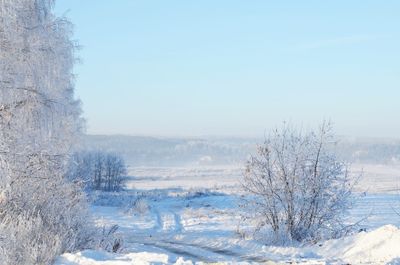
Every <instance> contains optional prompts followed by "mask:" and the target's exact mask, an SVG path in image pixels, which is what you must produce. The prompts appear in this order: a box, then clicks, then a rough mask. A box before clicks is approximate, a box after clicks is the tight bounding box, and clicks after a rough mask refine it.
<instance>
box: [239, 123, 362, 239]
mask: <svg viewBox="0 0 400 265" xmlns="http://www.w3.org/2000/svg"><path fill="white" fill-rule="evenodd" d="M331 131H332V130H331V126H330V124H327V123H323V124H322V125H321V127H320V128H319V130H318V131H317V132H309V133H302V132H301V131H298V130H296V129H294V128H292V127H290V126H288V125H284V126H283V128H282V129H281V130H274V131H273V132H272V134H271V135H270V136H269V137H267V138H266V140H265V142H264V144H263V145H261V146H259V147H258V150H257V153H256V155H255V156H252V157H251V158H250V159H249V161H248V162H247V164H246V170H245V173H244V180H243V189H244V191H245V192H246V193H247V196H244V197H243V198H244V199H243V203H242V205H241V206H242V207H243V208H244V210H245V211H244V214H243V219H244V220H246V221H250V222H251V224H252V226H253V227H254V232H255V233H258V232H261V231H265V230H267V231H269V232H270V233H271V234H270V235H271V237H270V238H266V240H267V241H269V243H280V244H283V243H288V242H293V241H297V242H304V241H313V242H315V241H318V240H320V239H321V238H327V237H338V236H341V235H343V234H344V233H346V232H348V229H347V228H348V227H346V226H345V225H344V221H343V220H344V216H345V213H346V211H347V209H348V208H349V207H350V206H351V205H350V198H351V194H352V193H351V191H352V187H353V184H354V182H351V181H350V180H349V172H348V170H347V166H346V164H345V163H343V162H341V161H338V160H337V159H336V158H335V156H334V154H332V153H330V152H329V151H328V147H331V145H332V144H334V141H333V135H332V133H331Z"/></svg>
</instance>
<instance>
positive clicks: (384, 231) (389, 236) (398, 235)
mask: <svg viewBox="0 0 400 265" xmlns="http://www.w3.org/2000/svg"><path fill="white" fill-rule="evenodd" d="M317 253H318V254H319V255H321V256H323V257H325V258H326V259H327V260H332V261H334V260H341V261H344V262H346V263H351V264H356V263H358V264H360V263H361V264H367V263H369V264H386V263H388V262H390V261H392V260H394V259H395V258H400V229H399V228H397V227H395V226H393V225H385V226H382V227H380V228H378V229H375V230H373V231H371V232H361V233H358V234H356V235H353V236H349V237H345V238H342V239H335V240H329V241H326V242H325V243H323V244H322V246H321V247H320V248H319V249H318V250H317Z"/></svg>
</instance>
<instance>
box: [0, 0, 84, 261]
mask: <svg viewBox="0 0 400 265" xmlns="http://www.w3.org/2000/svg"><path fill="white" fill-rule="evenodd" d="M53 5H54V1H52V0H0V264H6V265H25V264H29V265H36V264H38V265H39V264H40V265H42V264H43V265H47V264H51V262H52V260H53V259H54V258H55V257H56V256H57V255H59V254H61V253H62V252H65V251H73V250H76V249H81V248H84V247H85V246H87V245H88V244H90V243H91V241H92V239H91V233H90V231H89V229H88V225H89V224H90V219H89V218H88V216H87V208H86V205H85V196H84V194H82V192H81V190H80V188H79V187H78V186H77V185H75V184H73V183H70V182H68V181H67V180H66V179H65V173H66V162H67V160H68V157H69V155H70V153H71V148H72V146H74V143H75V141H76V139H77V136H78V135H79V134H80V132H81V130H80V129H81V126H82V119H81V118H80V112H81V110H80V106H79V101H76V100H75V99H74V89H73V75H72V67H73V64H74V60H75V58H74V47H75V44H74V43H73V42H72V41H71V25H70V24H69V22H68V21H66V20H64V19H60V18H57V17H55V16H54V15H53V13H52V7H53Z"/></svg>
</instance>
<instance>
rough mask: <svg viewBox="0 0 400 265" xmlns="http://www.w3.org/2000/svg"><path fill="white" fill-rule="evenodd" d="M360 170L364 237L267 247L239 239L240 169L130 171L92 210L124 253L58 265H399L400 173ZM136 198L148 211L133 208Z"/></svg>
mask: <svg viewBox="0 0 400 265" xmlns="http://www.w3.org/2000/svg"><path fill="white" fill-rule="evenodd" d="M359 168H364V169H370V168H373V172H372V170H371V172H372V173H368V172H367V180H368V181H364V184H365V186H364V187H363V182H361V184H359V187H358V190H359V191H363V190H364V191H367V192H366V194H363V195H362V196H361V195H360V196H359V197H358V198H357V201H356V203H355V207H354V209H353V210H352V211H351V212H350V213H349V221H358V220H360V219H365V220H364V221H363V222H362V223H361V228H363V229H365V230H366V232H359V233H358V232H357V231H356V232H355V233H354V234H353V235H350V236H348V237H345V238H341V239H334V240H328V241H325V242H319V243H318V244H316V245H304V246H296V247H277V246H266V245H264V244H263V243H262V240H255V239H253V238H248V237H242V236H241V235H240V233H239V232H238V224H239V220H240V218H239V209H238V202H239V197H240V194H238V192H237V191H238V189H237V188H238V187H237V184H236V185H235V183H237V181H238V179H239V178H240V173H239V171H240V169H235V168H234V167H223V168H217V167H203V169H202V168H201V167H196V168H167V167H165V168H143V167H141V168H133V169H131V171H130V172H131V175H132V178H131V179H130V181H129V183H128V184H127V188H128V190H127V191H124V192H119V193H111V194H107V195H105V194H97V199H96V200H94V204H93V206H92V211H93V213H94V215H95V217H96V220H97V224H98V225H99V226H106V227H108V226H111V225H114V224H117V225H118V226H119V227H120V229H119V233H120V235H121V236H122V237H123V240H124V248H123V250H122V251H121V253H107V252H103V251H99V250H85V251H82V252H78V253H66V254H63V255H62V256H60V257H59V258H58V259H57V261H56V265H117V264H118V265H125V264H181V265H186V264H187V265H189V264H199V265H202V264H243V265H244V264H289V263H290V264H377V265H379V264H392V265H394V264H400V229H399V228H398V227H399V226H400V216H398V215H397V214H396V213H395V211H394V210H397V211H399V206H400V195H399V194H398V193H392V194H389V193H390V190H389V189H387V188H389V187H395V186H398V184H399V181H398V180H399V175H397V173H398V171H397V169H396V170H393V169H392V170H389V169H384V168H380V167H361V166H360V167H359ZM378 169H382V170H378ZM379 172H381V174H382V172H385V173H384V174H385V182H384V183H383V184H384V185H382V186H379V177H377V178H378V179H376V180H375V181H374V182H375V183H376V184H375V185H374V183H373V182H372V180H374V179H375V178H374V177H371V176H372V175H375V174H379ZM375 177H376V176H375ZM221 183H222V184H221ZM217 184H219V185H217ZM365 187H366V188H365ZM371 187H375V188H376V190H371ZM206 188H208V189H206ZM377 192H378V193H377ZM379 192H380V193H379ZM139 197H140V198H141V200H142V202H141V205H144V207H141V208H140V209H137V208H134V207H132V203H133V201H135V200H136V199H137V198H139Z"/></svg>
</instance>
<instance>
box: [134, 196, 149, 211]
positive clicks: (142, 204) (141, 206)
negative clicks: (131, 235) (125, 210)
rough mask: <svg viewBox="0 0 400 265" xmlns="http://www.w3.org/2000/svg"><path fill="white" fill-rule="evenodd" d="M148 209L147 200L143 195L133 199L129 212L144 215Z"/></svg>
mask: <svg viewBox="0 0 400 265" xmlns="http://www.w3.org/2000/svg"><path fill="white" fill-rule="evenodd" d="M149 210H150V206H149V204H148V203H147V200H146V198H145V197H144V196H140V197H138V198H137V199H136V200H134V201H133V203H132V205H131V207H130V209H129V212H130V213H134V214H139V215H144V214H146V213H147V212H148V211H149Z"/></svg>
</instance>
